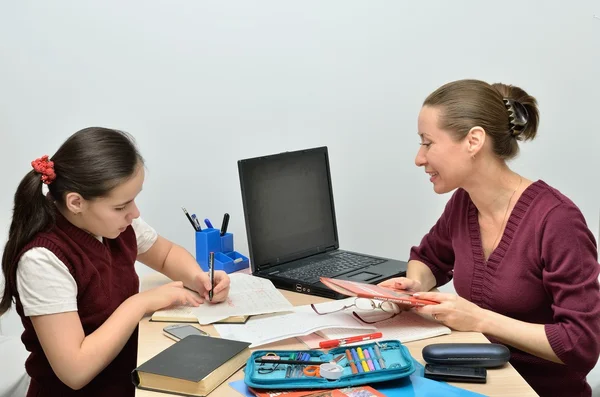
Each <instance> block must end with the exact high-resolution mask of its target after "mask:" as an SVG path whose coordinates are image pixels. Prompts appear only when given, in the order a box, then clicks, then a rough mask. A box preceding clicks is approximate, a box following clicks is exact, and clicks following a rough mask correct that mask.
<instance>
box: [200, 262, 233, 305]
mask: <svg viewBox="0 0 600 397" xmlns="http://www.w3.org/2000/svg"><path fill="white" fill-rule="evenodd" d="M214 281H215V288H214V289H213V297H212V300H211V301H210V302H211V303H218V302H223V301H225V299H227V295H229V285H230V279H229V276H228V275H227V273H225V272H224V271H222V270H217V271H215V280H214ZM193 288H194V289H195V290H196V291H198V293H199V294H200V296H203V297H204V300H205V301H207V302H208V301H209V299H208V291H210V289H211V285H210V276H209V275H208V273H206V272H202V271H201V272H199V273H198V274H197V275H196V277H194V285H193Z"/></svg>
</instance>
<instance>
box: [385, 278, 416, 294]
mask: <svg viewBox="0 0 600 397" xmlns="http://www.w3.org/2000/svg"><path fill="white" fill-rule="evenodd" d="M377 285H379V286H380V287H385V288H390V289H395V290H401V291H406V292H420V291H421V283H420V282H419V281H417V280H412V279H410V278H406V277H395V278H390V279H389V280H385V281H383V282H381V283H379V284H377Z"/></svg>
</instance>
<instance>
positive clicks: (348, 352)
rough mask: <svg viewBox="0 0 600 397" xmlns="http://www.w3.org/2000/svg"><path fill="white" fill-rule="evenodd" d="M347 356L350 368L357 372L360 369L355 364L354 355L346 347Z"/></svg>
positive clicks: (354, 372)
mask: <svg viewBox="0 0 600 397" xmlns="http://www.w3.org/2000/svg"><path fill="white" fill-rule="evenodd" d="M346 358H347V359H348V362H349V363H350V368H351V369H352V373H353V374H357V373H358V370H357V369H356V365H354V361H353V360H352V355H351V354H350V350H349V349H346Z"/></svg>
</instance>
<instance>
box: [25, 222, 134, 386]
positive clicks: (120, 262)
mask: <svg viewBox="0 0 600 397" xmlns="http://www.w3.org/2000/svg"><path fill="white" fill-rule="evenodd" d="M33 247H43V248H47V249H48V250H50V251H52V252H53V253H54V254H55V255H56V256H57V257H58V258H59V259H60V260H61V261H62V262H63V263H64V264H65V265H66V266H67V268H68V269H69V271H70V273H71V275H72V276H73V278H74V279H75V282H76V283H77V312H78V314H79V318H80V319H81V324H82V326H83V330H84V332H85V335H89V334H91V333H92V332H94V331H95V330H96V329H98V328H99V327H100V326H101V325H102V324H103V323H104V322H105V321H106V319H108V317H110V315H111V314H112V313H113V312H114V311H115V309H116V308H117V307H118V306H119V305H120V304H121V303H123V301H125V300H126V299H127V298H129V297H130V296H132V295H133V294H136V293H137V292H138V290H139V279H138V276H137V274H136V272H135V268H134V264H135V260H136V257H137V241H136V236H135V232H134V231H133V228H132V227H131V226H129V227H128V228H127V229H126V230H125V231H124V232H123V233H121V235H120V236H119V237H117V238H116V239H114V240H110V239H104V243H102V242H100V241H99V240H97V239H96V238H95V237H94V236H92V235H90V234H88V233H87V232H85V231H83V230H81V229H79V228H77V227H75V226H74V225H72V224H71V223H70V222H69V221H67V220H66V219H65V218H64V217H63V216H62V215H61V214H60V213H58V211H57V222H56V226H55V227H53V228H52V229H50V230H49V231H47V232H42V233H39V234H37V235H36V237H35V238H34V239H33V240H32V241H31V242H30V243H29V244H28V245H27V246H26V247H25V248H24V249H23V251H22V253H24V252H25V251H27V250H28V249H30V248H33ZM22 253H21V254H22ZM17 261H18V258H17ZM16 301H17V305H16V307H17V312H18V313H19V316H21V321H22V323H23V326H24V327H25V331H24V332H23V335H22V336H21V340H22V341H23V343H24V344H25V347H26V349H27V350H28V351H29V352H31V354H30V355H29V358H28V359H27V361H26V363H25V367H26V369H27V373H28V374H29V375H30V376H31V385H30V386H29V391H28V393H27V397H33V396H35V397H41V396H90V397H93V396H98V397H100V396H111V397H121V396H122V397H125V396H133V395H134V392H135V389H134V386H133V383H132V382H131V375H130V374H131V371H132V370H133V369H134V368H135V365H136V358H137V329H136V330H135V331H134V332H133V334H132V335H131V337H130V338H129V340H128V341H127V343H126V344H125V346H124V347H123V349H122V350H121V352H120V353H119V354H118V355H117V357H115V359H114V360H113V361H112V362H111V363H110V364H109V365H108V366H107V367H106V368H105V369H104V370H103V371H102V372H100V374H98V375H97V376H96V377H95V378H94V379H93V380H92V381H91V382H90V383H89V384H87V385H86V386H85V387H83V388H82V389H81V390H77V391H75V390H72V389H70V388H69V387H68V386H66V385H65V384H64V383H62V382H61V381H60V379H58V377H57V376H56V375H55V374H54V371H53V370H52V368H51V367H50V364H49V362H48V360H47V359H46V356H45V354H44V351H43V350H42V346H41V345H40V342H39V340H38V338H37V335H36V333H35V329H34V328H33V324H32V323H31V320H30V318H29V317H26V316H25V315H24V313H23V306H22V305H21V302H20V301H19V298H18V296H17V299H16Z"/></svg>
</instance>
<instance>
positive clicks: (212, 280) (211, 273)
mask: <svg viewBox="0 0 600 397" xmlns="http://www.w3.org/2000/svg"><path fill="white" fill-rule="evenodd" d="M208 271H209V277H210V291H208V300H209V301H210V302H212V298H213V290H214V289H215V253H214V252H212V251H211V252H210V253H209V254H208Z"/></svg>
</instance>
